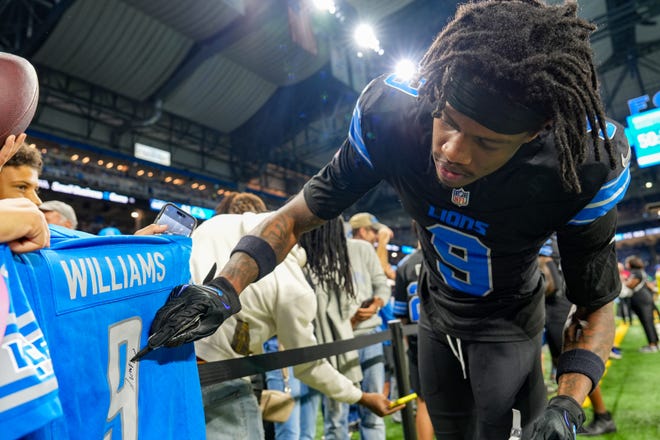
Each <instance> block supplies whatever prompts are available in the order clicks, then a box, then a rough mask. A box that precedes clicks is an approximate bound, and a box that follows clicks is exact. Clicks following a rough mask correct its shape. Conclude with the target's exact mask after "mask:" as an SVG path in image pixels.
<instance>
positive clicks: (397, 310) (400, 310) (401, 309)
mask: <svg viewBox="0 0 660 440" xmlns="http://www.w3.org/2000/svg"><path fill="white" fill-rule="evenodd" d="M407 312H408V302H407V301H394V316H406V315H407Z"/></svg>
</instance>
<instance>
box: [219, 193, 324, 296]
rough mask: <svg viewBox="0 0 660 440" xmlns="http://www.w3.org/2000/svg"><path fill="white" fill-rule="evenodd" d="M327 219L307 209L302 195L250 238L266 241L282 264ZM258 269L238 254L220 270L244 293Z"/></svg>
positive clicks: (266, 221)
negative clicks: (308, 232)
mask: <svg viewBox="0 0 660 440" xmlns="http://www.w3.org/2000/svg"><path fill="white" fill-rule="evenodd" d="M323 223H324V220H322V219H320V218H318V217H317V216H315V215H314V214H312V212H311V211H310V210H309V208H308V207H307V203H306V202H305V198H304V197H303V194H302V193H299V194H298V195H297V196H296V197H295V198H293V200H291V201H290V202H289V203H287V204H286V205H284V206H283V207H282V208H280V209H279V210H277V211H276V212H275V213H274V214H273V215H271V216H270V217H268V218H267V219H266V220H264V221H263V222H262V223H261V224H260V225H258V226H257V227H256V228H255V229H254V230H252V231H250V235H256V236H258V237H261V238H262V239H264V240H266V241H267V242H268V244H270V246H271V247H272V248H273V250H274V251H275V256H276V258H277V262H278V263H280V262H282V260H284V258H286V256H287V254H288V253H289V251H290V250H291V248H293V246H294V245H295V244H296V243H297V242H298V238H299V237H300V235H301V234H302V233H304V232H306V231H309V230H312V229H314V228H317V227H319V226H321V225H322V224H323ZM258 273H259V269H258V267H257V264H256V262H255V261H254V260H253V259H252V257H250V256H249V255H248V254H246V253H243V252H236V253H235V254H234V255H232V257H231V259H230V260H229V261H228V262H227V264H226V265H225V266H224V268H223V269H222V270H221V271H220V276H222V277H225V278H226V279H227V280H229V281H230V282H231V283H232V284H233V286H234V287H235V288H236V291H237V292H241V291H242V290H243V289H245V288H246V287H247V286H248V285H249V284H250V283H251V282H253V281H254V280H255V279H256V278H257V274H258Z"/></svg>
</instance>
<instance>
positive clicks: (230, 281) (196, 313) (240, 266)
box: [133, 193, 323, 359]
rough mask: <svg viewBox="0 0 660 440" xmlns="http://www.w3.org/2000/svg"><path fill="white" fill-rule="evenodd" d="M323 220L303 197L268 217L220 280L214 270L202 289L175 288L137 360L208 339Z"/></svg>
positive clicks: (242, 244)
mask: <svg viewBox="0 0 660 440" xmlns="http://www.w3.org/2000/svg"><path fill="white" fill-rule="evenodd" d="M322 223H323V220H321V219H319V218H318V217H316V216H315V215H314V214H312V212H311V211H310V210H309V208H308V207H307V203H306V202H305V199H304V197H303V195H302V193H301V194H298V195H297V196H296V197H295V198H294V199H293V200H291V201H290V202H289V203H287V204H286V205H285V206H283V207H282V208H280V209H279V210H278V211H276V212H275V213H273V215H271V216H269V217H268V218H267V219H266V220H264V221H263V222H262V223H261V224H260V225H259V226H257V227H256V228H255V229H254V230H253V231H251V233H250V234H249V235H248V236H247V237H248V238H247V241H245V240H244V239H245V238H246V237H243V239H241V241H239V244H238V245H237V247H236V248H235V249H234V252H233V254H232V256H231V258H230V260H229V261H228V262H227V264H226V265H225V266H224V267H223V268H222V269H221V270H220V272H219V273H218V274H217V276H216V272H215V266H214V268H213V269H212V271H211V273H209V276H207V279H206V280H205V282H204V284H203V285H194V284H189V285H183V286H177V287H175V288H174V289H173V290H172V292H171V293H170V296H169V298H168V300H167V302H166V303H165V305H164V306H163V307H161V308H160V309H159V310H158V312H157V314H156V318H155V319H154V322H153V323H152V325H151V330H150V336H149V342H148V345H147V347H145V348H144V349H142V350H141V351H140V352H139V353H138V354H137V355H136V356H135V357H134V358H133V359H139V358H140V357H142V356H143V355H145V354H146V353H148V352H149V351H151V350H153V349H155V348H158V347H162V346H167V347H175V346H177V345H181V344H183V343H186V342H192V341H196V340H198V339H201V338H204V337H206V336H209V335H211V334H213V333H214V332H215V330H216V329H217V328H218V327H219V326H220V324H222V323H223V322H224V321H225V320H226V319H227V318H229V317H230V316H231V315H233V314H235V313H238V312H239V311H240V310H241V304H240V301H239V300H238V295H239V293H240V292H241V291H242V290H243V289H245V287H247V286H248V285H249V284H250V283H252V282H254V281H255V280H257V279H258V278H261V277H263V276H265V275H267V274H268V273H270V272H271V271H272V270H273V269H274V267H275V265H277V264H278V263H280V262H281V261H283V260H284V258H285V257H286V256H287V254H288V253H289V251H290V250H291V248H293V246H294V245H295V244H296V242H297V241H298V237H299V236H300V235H301V234H302V233H303V232H305V231H308V230H310V229H313V228H315V227H317V226H320V225H321V224H322Z"/></svg>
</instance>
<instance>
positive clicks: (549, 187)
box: [303, 75, 630, 341]
mask: <svg viewBox="0 0 660 440" xmlns="http://www.w3.org/2000/svg"><path fill="white" fill-rule="evenodd" d="M431 110H432V109H431V107H430V105H428V104H427V103H425V102H424V100H422V99H421V98H419V97H418V93H417V89H416V88H415V87H414V86H413V85H411V84H408V83H406V82H402V81H399V80H398V79H397V77H396V76H395V75H390V76H383V77H380V78H377V79H375V80H374V81H372V82H371V83H370V84H369V85H368V86H367V87H366V88H365V90H364V91H363V92H362V94H361V96H360V98H359V100H358V103H357V105H356V107H355V110H354V112H353V117H352V121H351V125H350V129H349V134H348V138H347V139H346V141H345V142H344V144H343V145H342V147H341V148H340V149H339V151H338V152H337V154H336V155H335V156H334V158H333V159H332V161H331V162H330V163H329V164H328V165H326V166H325V167H324V168H323V169H322V170H321V171H320V172H319V173H318V174H317V175H316V176H314V177H313V178H312V179H311V180H310V181H309V182H308V183H307V184H306V185H305V187H304V190H303V191H304V196H305V200H306V202H307V204H308V206H309V208H310V209H311V211H312V212H313V213H314V214H315V215H317V216H318V217H320V218H323V219H330V218H333V217H335V216H337V215H339V214H340V213H341V212H342V211H343V210H344V209H345V208H347V207H349V206H350V205H352V204H353V203H354V202H356V201H357V200H358V199H359V198H360V197H361V196H362V195H364V194H365V193H366V192H367V191H368V190H369V189H371V188H372V187H374V186H375V185H377V184H378V183H379V182H380V181H381V180H385V181H387V182H388V183H389V184H390V185H392V186H393V187H394V189H395V190H396V192H397V193H398V195H399V197H400V202H401V204H402V205H403V207H404V209H405V210H406V211H407V212H408V214H410V215H411V217H412V218H413V219H415V220H416V221H417V223H418V225H419V226H420V228H419V229H420V233H419V239H420V241H421V245H422V250H423V255H424V266H423V271H422V280H420V286H419V295H420V298H421V303H422V309H423V312H424V313H425V314H426V315H427V316H428V318H429V319H430V322H431V323H432V324H433V325H434V326H436V327H437V328H439V329H440V330H441V331H443V332H445V333H447V334H450V335H452V336H455V337H459V338H463V339H466V340H478V341H502V340H524V339H527V338H529V337H531V336H533V335H536V334H537V333H538V332H540V331H541V329H542V328H543V322H544V319H543V304H544V301H543V298H544V295H543V292H542V288H543V281H542V278H541V275H540V271H539V268H538V262H537V256H538V253H539V249H540V248H541V246H542V245H543V244H544V242H545V241H546V240H547V239H548V237H549V236H550V235H551V234H552V233H553V232H554V231H556V232H557V240H558V244H559V250H560V253H561V258H562V267H563V270H564V276H565V278H566V283H567V286H568V291H567V297H568V298H569V299H570V300H571V302H573V303H575V304H577V305H579V306H587V307H593V308H597V307H600V306H602V305H604V304H606V303H608V302H610V301H611V300H613V299H614V298H616V297H617V295H618V293H619V290H620V281H619V276H618V271H617V265H616V256H615V252H614V240H613V236H614V231H615V226H616V203H617V202H618V201H619V200H621V198H623V195H624V194H625V190H626V189H627V186H628V183H629V181H630V171H629V162H630V148H629V146H628V143H627V141H626V138H625V135H624V131H623V128H622V127H621V126H620V125H618V124H616V123H614V122H609V121H608V130H607V131H608V133H606V134H603V133H601V136H604V135H607V136H609V137H610V139H612V140H613V142H614V144H615V145H616V149H617V150H618V152H617V153H616V154H617V166H616V168H615V169H611V168H610V166H609V164H608V163H607V161H606V159H603V160H602V161H597V160H595V159H594V158H593V153H590V154H591V157H590V158H588V159H587V160H586V162H585V163H584V164H583V165H581V166H580V167H579V169H578V176H579V178H580V183H581V185H582V192H581V193H579V194H576V193H572V192H569V191H567V190H566V189H565V188H564V187H563V186H562V183H561V178H560V175H559V161H558V156H557V151H556V149H555V146H554V142H553V136H552V133H551V132H546V133H542V134H541V135H539V136H538V137H537V138H536V139H534V140H533V141H531V142H529V143H527V144H525V145H523V146H521V147H520V148H519V149H518V151H517V152H516V154H515V155H514V156H513V157H512V159H511V160H509V162H507V163H506V164H505V165H503V166H502V167H500V168H499V169H498V170H496V171H494V172H493V173H491V174H489V175H487V176H485V177H482V178H481V179H478V180H477V181H475V182H473V183H471V184H469V185H467V186H465V187H463V188H458V189H452V188H449V187H446V186H443V185H442V184H441V183H440V182H439V180H438V178H437V176H436V171H435V168H434V165H433V161H432V159H431V134H432V121H433V120H432V116H431ZM601 151H602V154H601V156H605V157H606V153H605V151H604V150H601ZM619 155H620V157H618V156H619Z"/></svg>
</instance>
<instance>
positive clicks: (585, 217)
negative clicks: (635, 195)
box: [568, 167, 630, 225]
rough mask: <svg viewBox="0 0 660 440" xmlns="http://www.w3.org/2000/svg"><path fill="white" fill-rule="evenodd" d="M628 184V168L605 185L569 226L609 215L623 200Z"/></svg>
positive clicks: (586, 222)
mask: <svg viewBox="0 0 660 440" xmlns="http://www.w3.org/2000/svg"><path fill="white" fill-rule="evenodd" d="M628 184H630V168H629V167H626V168H625V169H624V171H623V173H621V174H620V175H619V176H618V177H617V178H616V179H613V180H611V181H609V182H607V183H606V184H605V185H603V186H602V188H601V189H600V191H598V193H597V194H596V196H595V197H594V198H593V199H592V200H591V202H590V203H589V204H588V205H587V206H585V207H584V208H583V209H582V211H580V212H578V214H577V215H576V216H575V217H573V218H572V219H571V220H570V221H569V222H568V224H569V225H585V224H588V223H591V222H593V221H594V220H596V219H598V218H599V217H602V216H603V215H605V214H607V213H608V212H609V211H610V210H611V209H612V208H614V206H615V205H616V204H617V203H619V201H621V199H623V196H624V195H625V194H626V190H627V189H628Z"/></svg>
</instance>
